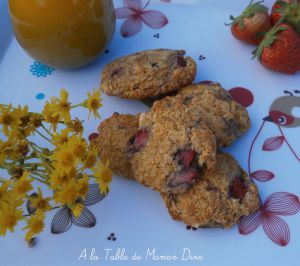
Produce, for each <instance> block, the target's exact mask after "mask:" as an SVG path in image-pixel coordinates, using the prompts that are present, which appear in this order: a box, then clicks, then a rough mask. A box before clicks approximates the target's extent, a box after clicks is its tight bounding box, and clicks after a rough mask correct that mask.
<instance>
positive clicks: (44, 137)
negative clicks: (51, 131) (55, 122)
mask: <svg viewBox="0 0 300 266" xmlns="http://www.w3.org/2000/svg"><path fill="white" fill-rule="evenodd" d="M35 132H36V133H38V134H39V135H40V136H41V137H42V138H43V139H45V140H47V141H48V142H50V143H51V144H52V141H51V140H50V139H49V138H47V137H46V136H44V135H43V134H42V133H41V132H40V131H38V130H36V131H35Z"/></svg>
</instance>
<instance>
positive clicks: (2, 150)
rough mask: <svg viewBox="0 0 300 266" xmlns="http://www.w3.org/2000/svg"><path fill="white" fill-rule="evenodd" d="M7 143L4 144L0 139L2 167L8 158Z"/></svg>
mask: <svg viewBox="0 0 300 266" xmlns="http://www.w3.org/2000/svg"><path fill="white" fill-rule="evenodd" d="M7 144H8V143H7V142H4V141H2V140H1V139H0V165H2V164H3V163H4V161H5V158H6V155H7V154H6V149H7Z"/></svg>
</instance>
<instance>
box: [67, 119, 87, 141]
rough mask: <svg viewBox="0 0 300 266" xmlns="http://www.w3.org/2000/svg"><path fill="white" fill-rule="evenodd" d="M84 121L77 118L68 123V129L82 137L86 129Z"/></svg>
mask: <svg viewBox="0 0 300 266" xmlns="http://www.w3.org/2000/svg"><path fill="white" fill-rule="evenodd" d="M82 123H83V121H80V120H79V119H78V118H77V117H76V118H75V119H73V120H72V121H70V122H68V123H67V127H68V128H69V129H70V131H71V132H75V133H76V134H78V135H79V136H80V137H81V136H82V133H83V130H84V127H83V124H82Z"/></svg>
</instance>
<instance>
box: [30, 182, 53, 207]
mask: <svg viewBox="0 0 300 266" xmlns="http://www.w3.org/2000/svg"><path fill="white" fill-rule="evenodd" d="M50 200H51V198H43V194H42V190H41V189H40V188H38V193H37V195H36V196H34V197H30V207H32V208H35V209H37V210H40V211H42V212H46V211H49V210H51V208H52V207H51V205H50V204H49V201H50Z"/></svg>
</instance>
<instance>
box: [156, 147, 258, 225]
mask: <svg viewBox="0 0 300 266" xmlns="http://www.w3.org/2000/svg"><path fill="white" fill-rule="evenodd" d="M161 196H162V198H163V200H164V201H165V203H166V206H167V208H168V210H169V213H170V214H171V216H172V217H173V219H175V220H178V221H183V222H184V223H185V224H187V225H191V226H193V227H204V228H206V227H222V228H229V227H232V226H233V225H234V224H236V223H237V222H238V221H239V219H240V218H241V217H242V216H244V215H249V214H250V213H252V212H255V211H256V210H257V209H258V208H259V206H260V200H259V194H258V190H257V187H256V185H255V184H254V183H253V182H252V181H251V180H250V178H249V177H248V176H247V174H246V173H245V172H244V170H243V169H242V168H241V167H240V166H239V164H238V163H237V161H236V160H235V159H234V158H233V157H232V156H231V155H229V154H223V153H219V154H218V155H217V164H216V167H215V168H213V169H211V170H210V171H206V172H205V173H204V174H203V175H202V177H201V179H199V181H198V182H197V183H196V184H195V185H194V186H193V187H192V188H190V189H189V190H188V191H187V192H185V193H181V194H173V193H161Z"/></svg>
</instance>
